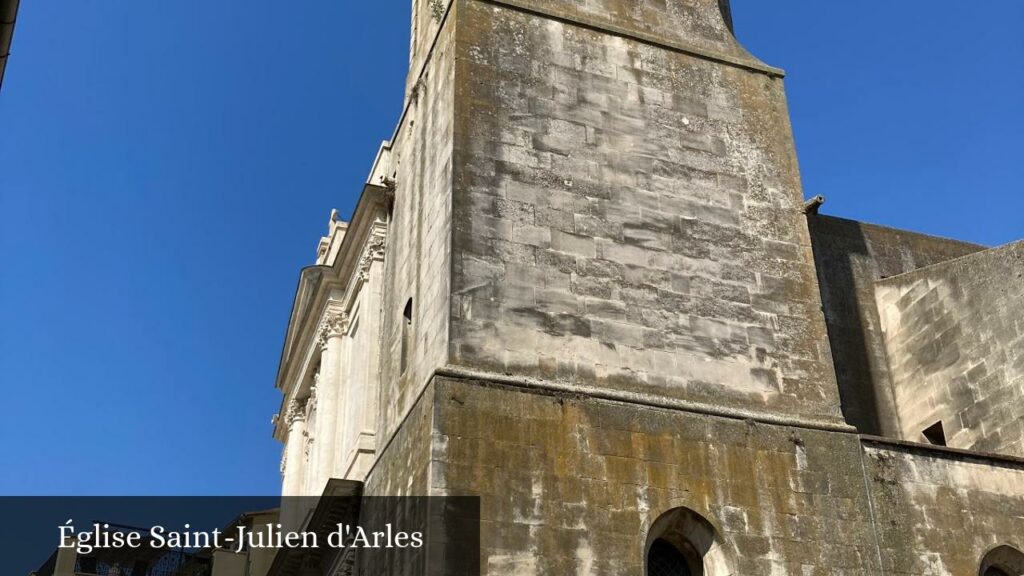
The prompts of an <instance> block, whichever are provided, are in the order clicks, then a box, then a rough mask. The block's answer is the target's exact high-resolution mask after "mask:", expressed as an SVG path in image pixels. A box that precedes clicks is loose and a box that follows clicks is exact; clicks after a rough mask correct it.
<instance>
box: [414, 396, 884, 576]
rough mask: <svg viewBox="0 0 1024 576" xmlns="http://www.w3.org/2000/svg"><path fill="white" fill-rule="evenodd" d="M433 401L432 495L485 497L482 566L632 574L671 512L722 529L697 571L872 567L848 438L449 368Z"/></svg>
mask: <svg viewBox="0 0 1024 576" xmlns="http://www.w3.org/2000/svg"><path fill="white" fill-rule="evenodd" d="M434 402H435V417H434V444H433V446H434V448H433V459H434V461H433V463H432V465H431V469H432V473H431V485H432V490H433V491H434V493H443V494H460V495H464V494H477V495H479V496H480V497H481V498H482V502H481V508H482V517H483V525H482V543H483V549H484V568H485V570H484V572H483V573H484V574H490V575H494V574H531V575H532V574H589V575H593V576H603V575H608V576H640V575H641V574H643V573H644V571H643V562H644V545H645V541H646V535H647V531H648V530H649V529H650V527H651V524H652V523H653V522H654V520H655V519H656V518H658V517H659V516H660V515H661V514H662V513H664V512H666V511H668V510H669V509H672V508H676V507H687V508H690V509H692V510H694V511H696V512H698V513H700V514H701V515H703V516H704V517H705V518H707V519H708V520H709V521H710V522H711V523H712V524H713V525H715V527H716V529H717V531H718V532H719V544H720V546H721V549H722V551H723V556H724V562H725V563H726V564H727V566H725V568H728V569H729V570H727V571H726V570H723V571H716V572H714V573H709V576H723V575H725V574H744V575H748V574H749V575H754V574H758V575H762V574H763V575H768V574H793V575H808V576H811V575H821V576H826V575H828V576H838V575H849V576H854V575H856V576H863V575H864V574H872V573H877V566H878V553H877V549H876V546H875V540H874V536H873V533H872V526H871V511H870V506H869V505H868V500H867V493H866V490H865V482H864V476H863V471H862V466H861V460H860V443H859V440H858V438H857V436H855V435H853V434H843V433H835V432H819V431H809V430H801V429H795V428H785V427H775V426H766V425H754V424H752V423H748V422H744V421H740V420H729V419H723V418H717V417H711V416H704V415H700V414H693V413H686V412H673V411H667V410H659V409H655V408H650V407H643V406H635V405H628V404H618V403H611V402H600V401H594V400H590V399H581V398H567V397H557V396H547V395H541V394H538V393H535V392H527V391H524V390H521V389H507V388H502V387H500V386H497V385H494V384H487V383H483V382H475V381H459V380H449V379H437V380H436V385H435V388H434ZM719 567H720V568H722V565H721V564H719Z"/></svg>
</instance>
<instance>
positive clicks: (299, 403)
mask: <svg viewBox="0 0 1024 576" xmlns="http://www.w3.org/2000/svg"><path fill="white" fill-rule="evenodd" d="M306 400H307V399H306V398H303V399H301V400H299V399H295V400H292V401H291V404H289V405H288V412H287V413H286V414H285V422H287V424H288V426H289V427H291V425H292V424H294V423H295V422H297V421H299V420H305V419H306Z"/></svg>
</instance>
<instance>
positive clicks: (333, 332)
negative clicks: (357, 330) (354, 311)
mask: <svg viewBox="0 0 1024 576" xmlns="http://www.w3.org/2000/svg"><path fill="white" fill-rule="evenodd" d="M348 321H349V319H348V314H347V313H345V312H341V311H339V310H330V309H328V310H327V312H326V313H325V314H324V318H323V320H321V321H320V326H319V328H318V329H317V343H318V344H319V345H320V347H321V348H325V347H327V341H328V340H330V339H331V338H340V337H342V336H344V335H345V332H347V331H348Z"/></svg>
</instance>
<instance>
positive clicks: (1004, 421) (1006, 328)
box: [877, 242, 1024, 456]
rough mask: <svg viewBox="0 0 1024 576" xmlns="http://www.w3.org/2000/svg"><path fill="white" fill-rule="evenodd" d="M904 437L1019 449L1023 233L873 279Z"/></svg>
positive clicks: (1022, 452) (1023, 400)
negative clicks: (938, 435) (935, 428)
mask: <svg viewBox="0 0 1024 576" xmlns="http://www.w3.org/2000/svg"><path fill="white" fill-rule="evenodd" d="M877 300H878V307H879V312H880V314H881V321H882V332H883V334H884V338H885V344H886V350H887V352H888V358H889V366H890V368H891V371H892V380H893V387H894V391H895V398H896V407H897V412H898V416H899V419H900V422H901V428H902V435H903V437H904V438H906V439H910V440H920V441H924V438H923V436H922V431H923V430H925V429H926V428H928V427H930V426H932V425H933V424H935V423H936V422H941V423H942V426H943V429H944V432H945V436H946V441H947V442H948V445H949V446H952V447H956V448H964V449H971V450H979V451H983V452H994V453H999V454H1010V455H1016V456H1024V242H1021V243H1017V244H1012V245H1009V246H1005V247H1003V248H999V249H994V250H988V251H985V252H981V253H978V254H974V255H971V256H967V257H964V258H960V259H958V260H954V261H951V262H948V263H945V264H940V265H936V266H931V267H928V268H923V269H920V270H917V271H915V272H911V273H908V274H903V275H900V276H895V277H892V278H889V279H886V280H883V281H881V282H879V284H878V288H877Z"/></svg>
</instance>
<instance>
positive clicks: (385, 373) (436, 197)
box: [378, 26, 454, 440]
mask: <svg viewBox="0 0 1024 576" xmlns="http://www.w3.org/2000/svg"><path fill="white" fill-rule="evenodd" d="M451 29H452V28H451V27H450V26H449V27H446V28H445V30H444V31H442V32H441V33H440V36H439V37H438V40H437V45H436V46H435V47H434V54H433V56H432V57H431V58H430V59H429V60H427V62H426V65H425V68H424V69H423V74H422V76H420V77H418V78H414V79H412V80H411V82H412V83H413V85H414V86H415V87H416V89H415V90H413V92H412V93H411V95H410V100H409V102H408V104H407V109H406V113H405V115H404V116H403V120H402V122H401V123H400V125H399V128H398V131H397V132H396V135H395V138H394V141H393V143H392V150H391V153H390V157H389V163H390V166H389V169H388V171H387V172H386V173H387V174H389V175H390V176H391V177H392V178H393V180H394V182H395V204H394V213H393V222H392V223H391V226H390V227H389V237H388V245H387V256H386V260H385V263H386V274H385V290H384V295H383V298H384V305H383V308H382V310H383V311H382V314H383V316H382V334H383V338H382V340H381V345H382V351H381V371H382V379H381V380H382V383H381V387H382V396H381V401H380V407H381V416H380V418H379V422H380V433H379V434H378V438H383V439H384V440H386V439H387V438H389V437H390V436H391V435H392V434H393V433H394V430H395V429H396V427H397V425H398V423H399V422H400V421H401V419H402V417H403V416H404V415H405V413H406V412H407V411H408V410H409V409H410V408H411V406H412V404H413V402H414V401H415V400H416V397H417V395H418V394H419V393H420V391H422V389H423V386H425V384H426V382H427V381H428V380H429V378H430V376H431V375H432V374H433V371H434V370H435V369H436V368H437V367H439V366H442V365H444V363H445V359H446V356H447V352H448V345H447V342H448V314H449V287H450V285H449V272H448V270H450V268H451V263H450V262H451V261H450V257H449V253H450V251H449V243H450V238H451V188H452V181H451V165H452V122H453V114H452V108H453V98H454V94H453V91H454V81H453V74H454V60H453V59H452V58H451V57H450V56H449V55H450V53H451V50H452V40H453V38H452V33H451ZM410 300H411V309H412V318H411V325H410V326H408V327H406V324H407V321H406V319H405V318H404V317H403V313H404V311H405V308H406V304H407V303H409V301H410ZM406 329H408V330H409V331H410V332H411V337H410V339H409V342H408V343H409V349H408V358H407V366H406V367H405V368H404V370H403V367H402V360H401V358H402V342H403V331H404V330H406Z"/></svg>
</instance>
